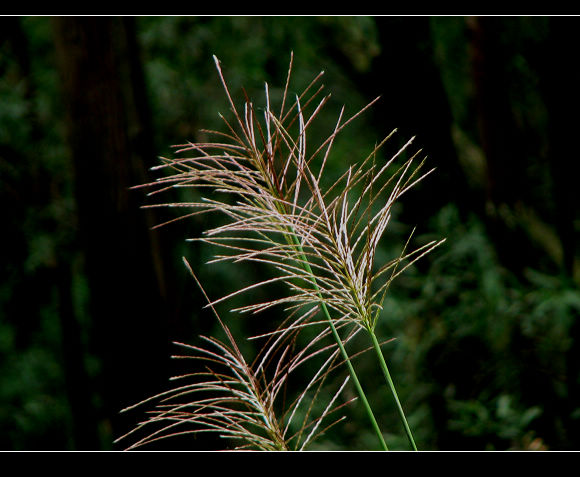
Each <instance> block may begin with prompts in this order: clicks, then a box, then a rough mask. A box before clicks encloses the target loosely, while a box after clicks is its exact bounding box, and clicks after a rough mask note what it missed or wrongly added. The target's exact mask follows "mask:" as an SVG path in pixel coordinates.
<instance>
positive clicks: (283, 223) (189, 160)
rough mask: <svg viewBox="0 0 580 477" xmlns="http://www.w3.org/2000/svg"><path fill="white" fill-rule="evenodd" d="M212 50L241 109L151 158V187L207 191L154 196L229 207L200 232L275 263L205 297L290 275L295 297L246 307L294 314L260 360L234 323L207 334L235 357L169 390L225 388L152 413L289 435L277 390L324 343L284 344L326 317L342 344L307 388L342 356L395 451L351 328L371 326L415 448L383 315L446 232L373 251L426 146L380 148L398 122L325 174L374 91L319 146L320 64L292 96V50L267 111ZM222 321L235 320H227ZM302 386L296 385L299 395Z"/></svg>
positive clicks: (213, 354)
mask: <svg viewBox="0 0 580 477" xmlns="http://www.w3.org/2000/svg"><path fill="white" fill-rule="evenodd" d="M214 61H215V65H216V68H217V71H218V76H219V79H220V81H221V84H222V86H223V89H224V91H225V94H226V97H227V99H228V103H229V107H230V110H231V111H230V112H231V115H232V117H233V120H229V119H226V117H225V116H221V117H222V119H223V121H224V125H225V132H222V131H206V132H207V133H208V134H209V135H210V136H212V137H214V138H215V141H208V142H203V143H195V144H194V143H188V144H182V145H179V146H176V148H177V151H176V155H177V156H178V157H177V158H162V161H163V164H162V165H160V166H158V167H156V168H155V169H156V170H164V172H165V175H164V176H163V177H160V178H159V179H157V180H156V181H155V182H153V183H150V184H145V185H144V186H143V187H149V188H151V189H152V190H151V192H150V195H154V194H158V193H160V192H163V191H165V190H168V189H170V188H181V187H187V188H194V189H196V190H198V191H200V192H202V193H203V192H208V194H206V195H205V196H203V195H202V196H201V197H200V198H199V199H195V200H194V201H192V202H187V203H167V204H158V205H156V206H166V207H176V208H177V207H179V208H187V209H191V211H190V212H188V213H186V214H184V215H183V216H182V218H186V217H191V216H192V215H197V214H206V213H218V214H220V215H221V216H223V217H225V218H226V219H227V220H226V222H225V223H222V224H221V225H218V226H215V227H213V228H211V229H209V230H207V231H205V233H204V234H203V236H201V237H196V238H194V239H192V241H195V242H202V243H206V244H210V245H212V246H214V247H216V248H217V250H218V253H216V255H215V257H214V259H213V261H212V262H213V263H217V262H224V261H231V262H234V263H236V262H249V263H260V264H268V265H269V266H271V268H272V270H274V271H275V272H276V275H275V276H274V277H273V278H272V277H267V278H263V279H261V280H259V281H257V282H256V283H253V284H251V285H248V286H246V287H243V288H240V289H238V290H236V291H234V292H232V293H230V294H227V295H225V296H222V297H219V298H217V299H215V300H213V301H209V302H208V305H207V306H208V307H212V308H213V307H215V306H216V305H218V304H220V303H222V302H225V301H227V300H228V299H231V298H232V297H234V296H237V295H240V294H243V293H249V292H251V291H252V290H254V289H255V288H256V287H261V286H268V285H271V284H272V283H276V282H283V283H285V284H287V290H288V294H287V295H286V296H283V297H276V298H272V299H270V300H268V301H265V302H262V303H255V302H253V303H251V304H249V305H245V306H242V307H240V308H238V309H237V310H236V311H239V312H243V313H258V312H261V311H263V310H265V309H268V308H272V307H283V308H284V312H285V313H286V314H289V315H288V316H289V318H287V320H285V321H284V325H281V327H280V328H277V327H276V326H273V328H272V330H270V331H267V332H266V333H265V334H264V336H269V337H270V338H271V340H272V341H271V342H270V343H272V344H271V345H270V346H272V347H267V346H266V348H265V350H264V352H263V353H262V361H260V362H259V364H258V365H257V367H256V368H252V367H250V366H248V365H247V364H246V363H245V361H243V357H242V356H241V354H240V353H239V350H238V349H237V347H236V346H235V341H234V339H233V336H231V335H230V334H228V335H227V336H228V340H229V342H228V343H222V342H218V341H216V340H215V339H213V338H209V339H208V344H210V345H211V346H212V347H213V348H216V349H214V351H210V350H207V349H202V348H190V349H191V350H193V351H195V352H197V353H201V354H202V355H203V357H205V358H206V359H210V360H211V361H213V362H215V363H216V364H218V363H219V364H221V365H222V367H225V368H226V370H225V372H224V371H222V372H219V373H218V372H215V373H214V372H211V373H209V374H208V375H207V376H205V377H206V378H207V379H206V380H205V381H203V384H202V385H196V386H193V387H191V388H188V387H185V388H183V389H180V390H179V391H178V394H175V395H168V396H163V399H164V402H167V400H168V399H170V398H173V397H177V396H179V397H183V396H185V395H186V394H192V393H198V392H201V391H208V390H210V389H211V390H214V391H220V392H222V393H223V394H224V395H228V397H219V398H209V399H207V400H205V399H203V400H200V401H194V402H195V404H193V403H185V404H172V405H168V407H167V408H165V409H164V410H162V411H158V412H157V413H156V414H155V415H154V417H153V418H152V419H153V420H155V421H159V420H163V421H164V422H171V424H170V425H169V426H167V427H166V428H165V429H172V430H173V429H176V428H177V427H178V426H179V424H182V423H183V422H185V421H187V422H190V423H191V422H195V423H196V424H199V425H203V426H205V427H206V428H211V429H213V430H216V431H217V432H220V434H223V435H229V436H230V437H233V438H237V439H240V440H242V441H245V442H246V443H248V445H252V446H255V447H258V448H263V449H274V448H276V449H279V448H286V447H285V446H287V445H288V440H287V439H288V436H287V432H288V429H289V426H288V423H286V424H284V425H282V424H281V421H277V420H276V419H275V417H274V414H273V408H272V403H273V402H274V401H275V399H276V397H277V396H278V392H279V391H280V389H281V388H282V387H283V384H284V381H285V379H287V376H288V375H289V372H290V371H291V370H293V369H295V367H296V366H297V363H298V362H301V360H304V359H307V358H308V357H309V356H313V355H314V353H316V352H317V351H316V350H315V345H317V344H318V343H319V341H318V339H315V340H314V341H313V343H311V345H310V346H309V347H307V350H308V351H306V349H305V350H303V351H302V352H301V353H298V354H295V355H292V353H291V352H290V348H289V347H288V346H289V344H288V343H289V342H292V341H293V336H294V334H295V333H297V332H298V331H299V330H300V329H302V328H304V327H306V326H315V325H317V326H319V325H320V323H323V324H324V325H325V326H324V327H323V329H324V332H323V333H321V334H320V335H318V336H320V337H322V336H327V335H332V337H333V338H334V341H335V347H334V348H332V352H331V356H332V359H330V358H329V360H328V361H327V362H325V364H324V365H323V366H322V368H321V369H320V372H319V373H316V376H315V377H314V378H313V381H312V384H311V385H310V384H309V385H308V387H307V389H308V390H311V386H314V383H315V382H318V381H320V382H322V381H324V377H325V376H326V372H327V370H328V369H331V368H332V362H333V360H337V359H339V358H340V359H339V361H340V362H341V363H342V364H343V365H346V366H347V368H348V370H349V373H350V380H351V381H352V383H353V385H354V386H355V388H356V390H357V393H358V396H359V398H360V401H361V402H362V405H363V406H364V407H365V409H366V411H367V414H368V416H369V419H370V421H371V424H372V426H373V428H374V430H375V432H376V434H377V437H378V439H379V442H380V445H381V447H382V448H383V449H384V450H387V449H388V448H387V445H386V443H385V442H384V439H383V436H382V432H381V430H380V428H379V426H378V423H377V422H376V419H375V418H374V415H373V412H372V408H371V406H370V404H369V403H368V400H367V399H366V396H365V393H364V391H363V389H362V386H361V383H360V382H359V379H358V377H357V375H356V372H355V370H354V367H353V365H352V363H351V359H350V357H349V355H348V353H347V351H346V347H345V345H346V342H347V341H348V340H349V339H350V337H352V336H353V335H354V334H356V333H358V332H359V331H364V332H366V333H367V334H368V335H369V337H370V340H371V343H372V346H371V349H374V351H375V353H376V355H377V360H378V362H379V365H380V368H381V370H382V372H383V374H384V376H385V382H386V383H387V386H388V388H389V390H390V391H391V392H392V394H393V396H394V398H395V401H396V403H397V407H398V410H399V413H400V417H401V420H402V422H403V425H404V428H405V432H406V434H407V436H408V438H409V442H410V444H411V446H412V448H413V449H415V450H416V448H417V447H416V445H415V442H414V440H413V437H412V434H411V431H410V429H409V426H408V424H407V421H406V418H405V415H404V412H403V410H402V406H401V405H400V402H399V400H398V397H397V394H396V391H395V388H394V385H393V383H392V380H391V377H390V375H389V372H388V368H387V366H386V363H385V360H384V357H383V354H382V351H381V348H380V344H379V341H378V338H377V336H376V335H375V328H376V324H377V320H378V318H379V316H380V312H381V310H382V307H383V301H384V298H385V295H386V293H387V291H388V288H389V287H390V285H391V284H392V282H393V280H394V279H395V278H396V277H397V276H399V275H400V274H401V273H403V272H404V271H405V270H406V269H407V268H408V267H410V266H411V265H413V264H414V263H415V262H416V261H417V260H419V259H420V258H421V257H423V256H425V255H426V254H428V253H429V252H431V251H432V250H433V249H434V248H436V247H437V246H439V245H440V244H441V243H442V242H443V240H434V241H431V242H429V243H427V244H424V245H422V246H421V247H419V248H417V249H415V250H412V251H408V247H409V244H410V242H411V236H412V234H411V236H410V237H409V240H408V241H407V242H406V244H405V245H404V247H403V251H402V253H401V255H400V256H399V257H395V258H393V259H392V260H391V261H390V262H388V263H386V264H377V263H376V256H377V250H378V247H379V244H380V241H381V238H382V236H383V234H384V233H385V231H386V230H387V227H388V225H389V223H390V220H391V218H392V215H393V205H394V204H395V203H396V202H397V201H398V200H400V198H401V197H402V196H403V195H404V194H405V193H406V192H408V191H409V190H410V189H412V188H413V187H414V186H415V185H416V184H418V183H419V182H420V181H422V180H423V179H424V178H425V177H427V176H428V175H429V174H430V173H431V172H432V169H431V170H429V171H426V172H424V171H423V167H424V164H425V158H421V157H420V154H421V151H417V152H415V153H412V154H411V153H410V152H409V151H410V148H411V146H412V143H413V139H411V140H409V141H408V142H407V143H406V144H404V145H403V146H402V147H401V148H400V149H399V150H398V152H396V153H395V154H394V155H393V156H392V157H390V158H389V159H387V160H384V159H383V158H382V157H381V154H382V150H383V146H384V145H385V144H386V143H387V141H389V139H391V138H392V137H393V135H394V134H395V133H396V130H395V131H392V132H391V133H390V134H389V135H388V136H387V137H385V139H384V140H382V141H381V142H380V143H378V144H377V145H376V146H375V147H374V148H372V149H371V150H370V152H369V153H368V155H367V156H366V157H365V158H364V159H362V160H361V161H360V162H358V163H355V164H351V165H350V166H349V167H348V169H347V170H346V171H345V172H344V173H343V174H342V175H341V176H340V177H339V178H338V179H336V180H335V181H334V183H332V184H330V185H329V186H327V187H323V185H322V183H323V179H324V178H325V175H324V171H325V167H326V165H327V164H328V161H329V160H330V156H331V151H332V147H333V144H334V142H335V139H336V137H337V135H338V134H339V133H340V132H341V131H342V130H343V129H344V128H345V127H347V126H348V125H349V124H350V123H351V122H352V121H354V120H355V119H356V118H358V117H359V116H360V115H361V114H363V113H364V112H365V111H366V110H367V109H368V108H370V107H371V106H372V105H373V104H374V103H375V102H376V101H377V100H378V98H377V99H375V100H373V101H372V102H371V103H369V104H368V105H367V106H365V107H364V108H362V110H360V111H358V112H357V113H356V114H354V115H352V116H351V117H349V118H347V119H345V118H344V117H343V116H344V108H343V109H342V110H341V112H340V114H339V117H338V120H337V122H336V124H335V126H334V128H333V130H332V133H331V134H330V135H329V136H328V137H327V138H326V139H325V140H323V141H322V142H321V144H319V145H318V146H314V147H312V145H311V142H310V141H309V140H307V138H308V137H309V130H310V129H309V128H310V127H311V126H312V124H313V123H314V122H315V120H316V118H317V117H318V115H319V114H320V111H321V110H322V109H323V108H324V106H325V105H326V104H327V102H328V99H329V95H326V96H322V91H323V88H322V86H320V87H319V86H318V81H319V79H320V78H321V76H322V73H320V74H319V75H318V76H317V77H316V78H314V80H313V81H312V82H311V83H310V84H309V85H308V86H307V88H305V90H304V91H303V92H302V94H300V95H296V96H295V97H294V98H292V99H291V98H290V96H289V95H288V91H289V86H288V85H289V83H290V79H291V72H292V65H293V58H292V57H291V60H290V67H289V70H288V76H287V80H286V85H285V88H284V93H283V97H282V100H281V107H280V110H279V112H278V113H274V108H273V106H272V105H271V104H270V92H269V87H268V85H267V84H265V98H266V106H265V108H264V109H263V119H261V120H260V119H259V117H258V114H257V112H256V109H255V107H254V105H253V103H252V102H251V101H250V100H249V99H248V98H247V97H246V98H245V101H244V104H243V107H240V108H238V107H237V106H236V104H235V102H234V100H233V98H232V95H231V93H230V91H229V89H228V86H227V82H226V80H225V76H224V74H223V71H222V67H221V64H220V62H219V60H218V59H217V58H216V57H214ZM311 151H312V152H311ZM319 312H321V313H322V316H323V319H322V320H317V318H316V317H317V316H319V315H320V313H319ZM216 316H217V313H216ZM218 320H219V317H218ZM220 324H221V326H222V327H223V329H224V331H226V333H228V329H227V327H226V325H225V324H224V323H223V322H221V320H220ZM270 332H271V334H270ZM341 333H342V335H343V336H346V338H344V337H342V336H341ZM288 340H290V341H288ZM274 350H276V352H275V351H274ZM280 350H282V352H281V356H282V357H283V358H284V359H288V361H284V360H282V358H280V361H278V362H276V365H275V366H274V369H275V370H276V371H275V372H274V374H273V376H272V377H271V378H270V379H269V380H268V379H266V378H265V376H264V374H263V373H264V372H265V363H266V362H271V359H272V358H273V356H274V355H277V352H279V351H280ZM303 353H307V354H303ZM308 353H310V354H308ZM277 356H278V355H277ZM264 385H265V387H261V386H264ZM344 385H346V382H345V383H343V386H344ZM200 386H201V387H200ZM340 389H342V387H340V388H339V391H337V393H336V394H333V397H332V398H331V399H330V401H329V404H328V407H327V408H326V410H325V412H324V413H323V414H324V417H325V416H326V413H327V412H328V413H329V412H330V410H331V409H332V405H333V404H334V403H335V401H336V399H337V396H338V393H339V392H340ZM302 399H303V398H302ZM302 399H300V398H298V400H297V401H296V402H301V401H302ZM234 402H235V404H236V406H239V407H244V406H245V409H246V410H245V411H243V412H242V411H240V410H239V409H238V408H236V409H237V410H236V411H234V410H231V409H230V408H229V407H228V406H226V403H227V404H231V403H234ZM294 414H295V409H294V412H293V409H292V408H290V410H289V411H288V412H287V413H286V414H285V415H286V416H290V417H291V416H293V415H294ZM184 416H187V418H185V417H184ZM313 422H315V424H312V427H311V428H310V430H309V431H306V428H307V426H308V425H306V424H305V425H304V426H303V427H301V430H300V431H299V432H298V434H297V436H298V435H299V436H306V437H305V440H304V441H302V442H300V444H298V443H295V448H303V447H305V446H306V445H307V444H308V443H309V442H310V441H311V439H312V438H313V437H314V436H315V435H316V432H317V431H318V430H319V429H320V426H321V420H318V421H313ZM250 424H251V426H253V427H256V428H260V432H259V433H258V432H253V431H252V432H250V431H248V430H247V429H248V426H249V425H250ZM251 426H250V427H251ZM156 438H157V437H156ZM298 440H299V439H298Z"/></svg>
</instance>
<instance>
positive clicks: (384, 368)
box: [368, 329, 417, 451]
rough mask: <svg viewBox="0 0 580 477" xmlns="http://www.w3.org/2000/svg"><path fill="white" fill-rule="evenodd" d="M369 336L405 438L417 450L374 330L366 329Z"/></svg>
mask: <svg viewBox="0 0 580 477" xmlns="http://www.w3.org/2000/svg"><path fill="white" fill-rule="evenodd" d="M368 332H369V334H370V336H371V340H372V342H373V347H374V349H375V352H376V354H377V357H378V358H379V363H380V365H381V369H382V371H383V374H384V376H385V379H386V381H387V384H388V386H389V389H390V390H391V393H392V394H393V397H394V398H395V403H396V405H397V411H398V412H399V416H400V418H401V421H402V422H403V426H404V428H405V433H406V434H407V438H408V439H409V443H410V444H411V447H412V449H413V450H414V451H416V450H417V446H416V445H415V440H414V439H413V434H412V433H411V429H410V427H409V423H408V422H407V418H406V417H405V413H404V411H403V407H402V406H401V402H400V401H399V396H398V395H397V391H396V389H395V385H394V383H393V380H392V378H391V374H390V373H389V368H388V367H387V363H386V361H385V358H384V356H383V352H382V350H381V346H380V344H379V342H378V340H377V337H376V335H375V333H374V331H372V330H370V329H369V330H368Z"/></svg>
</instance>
